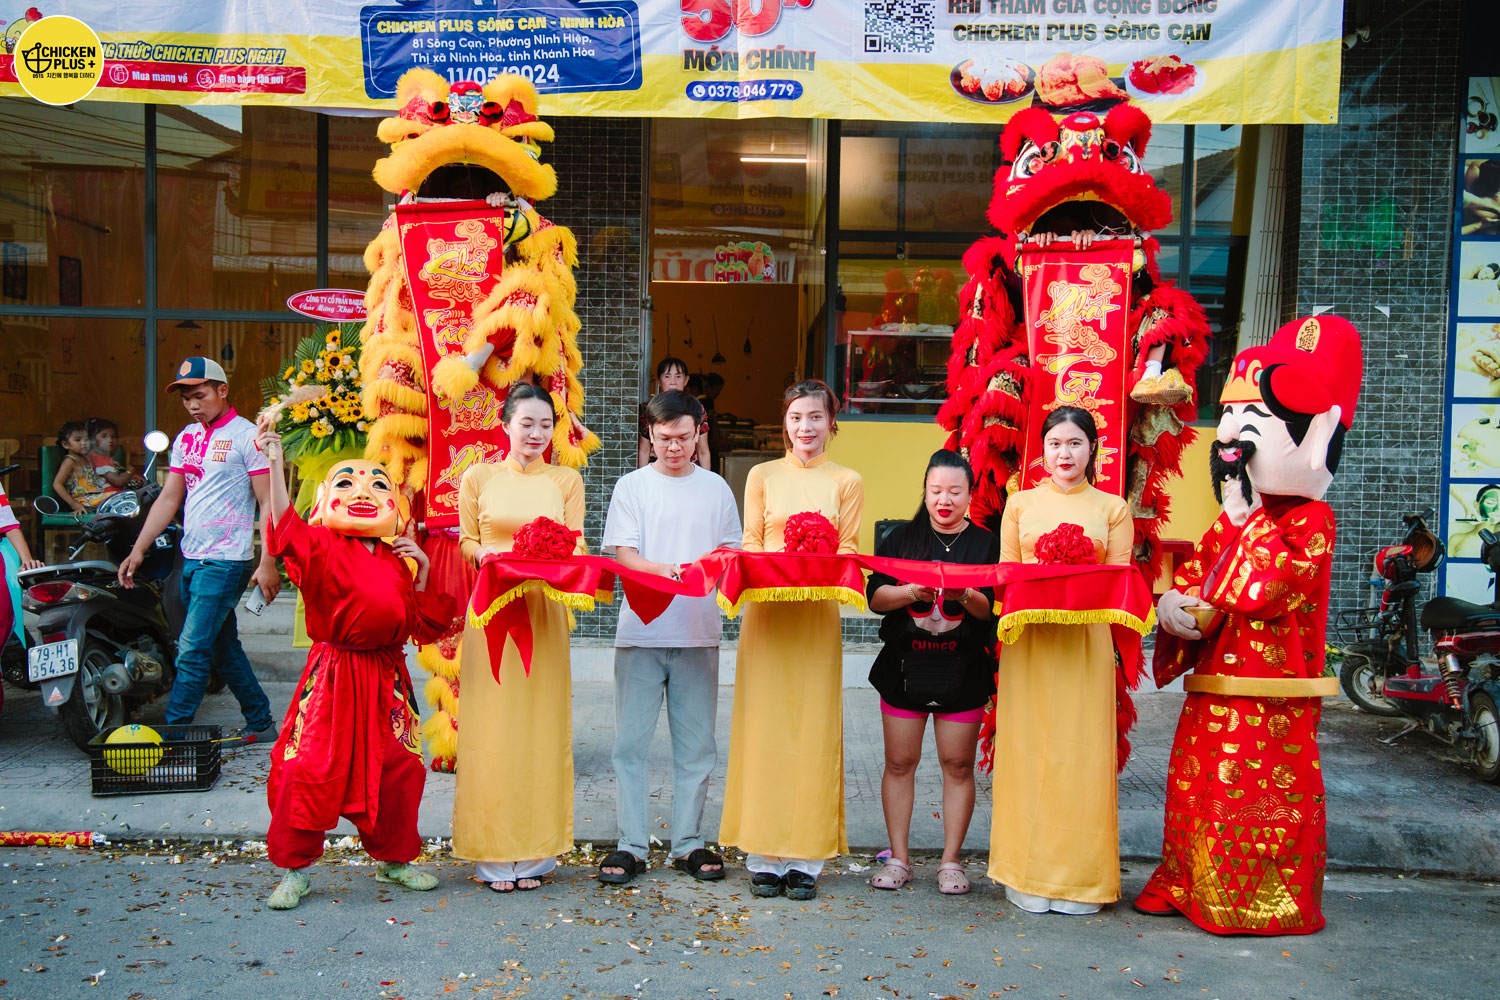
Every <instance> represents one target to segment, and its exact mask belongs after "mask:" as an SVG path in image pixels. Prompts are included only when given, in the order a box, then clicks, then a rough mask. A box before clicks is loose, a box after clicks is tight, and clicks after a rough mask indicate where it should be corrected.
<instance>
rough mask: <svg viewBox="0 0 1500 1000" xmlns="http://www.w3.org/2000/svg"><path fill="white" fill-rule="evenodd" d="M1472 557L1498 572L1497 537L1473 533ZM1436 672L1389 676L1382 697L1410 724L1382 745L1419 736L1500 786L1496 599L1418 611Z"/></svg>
mask: <svg viewBox="0 0 1500 1000" xmlns="http://www.w3.org/2000/svg"><path fill="white" fill-rule="evenodd" d="M1479 538H1480V541H1481V542H1482V543H1483V545H1482V547H1481V549H1480V553H1479V555H1480V558H1481V559H1482V560H1484V563H1485V565H1486V566H1488V567H1489V569H1490V572H1491V573H1496V572H1500V536H1497V535H1495V534H1494V533H1493V532H1491V531H1489V530H1488V529H1483V528H1481V529H1480V531H1479ZM1422 627H1423V628H1424V629H1428V630H1429V631H1431V633H1432V639H1433V654H1434V655H1435V656H1436V658H1437V665H1436V672H1435V673H1433V672H1429V671H1426V670H1423V669H1420V667H1414V668H1411V669H1409V670H1408V671H1407V673H1406V674H1403V675H1398V676H1395V677H1389V678H1387V679H1386V682H1385V690H1384V692H1383V693H1384V695H1385V697H1386V698H1387V700H1389V701H1390V702H1391V703H1392V704H1394V705H1396V706H1397V707H1398V708H1399V709H1400V710H1401V714H1402V715H1404V716H1406V717H1407V718H1408V719H1410V720H1411V722H1410V723H1409V724H1408V725H1407V727H1406V728H1405V729H1403V730H1402V731H1401V732H1399V733H1397V734H1396V735H1395V736H1392V737H1390V738H1389V739H1386V740H1383V741H1382V742H1385V743H1393V742H1395V741H1396V740H1398V739H1400V738H1401V737H1402V736H1405V735H1406V734H1407V733H1410V732H1415V731H1416V730H1418V729H1422V730H1425V731H1426V732H1428V733H1431V734H1432V735H1433V736H1436V737H1437V738H1438V739H1440V740H1442V741H1443V742H1445V743H1449V744H1451V745H1453V746H1454V747H1457V748H1458V749H1459V750H1460V751H1462V752H1463V754H1464V756H1465V757H1466V758H1467V760H1468V763H1469V764H1470V766H1472V767H1473V768H1474V770H1475V772H1476V773H1478V775H1479V776H1480V777H1481V778H1483V779H1484V780H1486V781H1500V708H1497V705H1500V597H1497V599H1496V600H1495V601H1494V602H1492V603H1490V604H1473V603H1471V602H1469V601H1464V600H1460V599H1459V598H1457V597H1434V598H1433V599H1432V600H1430V601H1428V602H1427V603H1426V604H1425V605H1424V606H1423V607H1422Z"/></svg>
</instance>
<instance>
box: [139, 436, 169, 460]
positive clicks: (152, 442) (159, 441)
mask: <svg viewBox="0 0 1500 1000" xmlns="http://www.w3.org/2000/svg"><path fill="white" fill-rule="evenodd" d="M144 443H145V445H146V450H147V451H149V452H153V453H155V454H158V455H160V454H161V453H162V452H164V451H166V450H167V449H168V448H169V447H171V445H172V439H171V438H169V437H167V436H166V434H164V433H162V432H161V431H151V432H149V433H148V434H147V435H146V438H145V442H144Z"/></svg>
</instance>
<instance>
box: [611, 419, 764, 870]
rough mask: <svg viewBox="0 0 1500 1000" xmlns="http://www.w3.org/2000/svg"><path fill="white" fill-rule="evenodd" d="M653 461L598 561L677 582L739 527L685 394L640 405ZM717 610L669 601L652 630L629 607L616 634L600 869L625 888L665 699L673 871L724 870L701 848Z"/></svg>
mask: <svg viewBox="0 0 1500 1000" xmlns="http://www.w3.org/2000/svg"><path fill="white" fill-rule="evenodd" d="M646 422H647V426H648V428H649V430H650V435H651V447H652V449H653V451H654V452H655V453H656V461H655V462H653V463H652V464H650V465H647V466H645V467H644V468H641V469H637V470H636V471H634V472H631V473H628V474H627V475H624V476H621V477H620V479H619V481H618V482H616V483H615V489H614V494H613V495H612V496H611V497H610V501H609V514H608V516H607V517H606V518H605V521H604V550H605V552H613V554H614V556H615V558H616V559H618V560H620V562H621V563H623V564H624V565H625V566H627V567H629V568H631V569H637V570H644V571H645V572H648V573H658V574H661V575H663V576H676V575H677V574H678V573H679V572H680V571H681V568H682V566H683V565H685V564H687V563H691V562H693V561H695V560H696V559H698V558H699V557H700V556H702V555H704V554H705V553H708V552H711V551H713V550H714V549H716V548H719V547H720V546H724V545H729V546H734V547H735V548H738V547H739V544H740V539H741V534H740V515H739V510H738V509H737V507H736V506H735V502H734V494H733V493H732V492H731V491H730V489H729V484H728V483H726V482H724V480H723V479H721V478H720V477H719V476H717V475H715V474H714V473H712V472H709V471H708V470H707V469H704V468H702V467H701V466H698V465H694V464H693V456H694V454H695V453H696V452H697V448H698V428H699V426H700V425H701V424H702V423H703V406H702V404H701V403H699V402H698V401H697V400H696V399H694V398H693V397H692V396H690V395H688V394H687V393H685V392H681V391H677V390H673V391H669V392H663V393H658V394H657V395H656V396H655V398H653V399H652V400H651V402H649V403H647V404H646ZM722 628H723V626H722V623H721V621H720V619H719V608H718V605H717V604H716V603H715V602H714V599H713V598H712V597H699V598H687V597H678V598H675V599H674V600H673V601H672V603H671V605H670V606H669V607H668V608H667V610H666V611H665V612H664V613H663V614H662V615H661V617H659V618H657V619H656V620H655V621H653V622H652V623H651V624H649V625H647V624H646V623H644V622H642V621H641V619H640V617H639V616H637V615H636V613H635V612H634V611H631V610H630V605H629V604H628V603H624V604H622V605H621V607H620V623H619V626H618V627H617V629H616V631H615V751H614V757H613V761H614V767H615V786H616V791H615V812H616V818H617V821H618V824H619V843H618V845H617V849H616V850H615V852H614V853H613V854H611V855H610V856H609V857H607V858H605V859H604V861H603V862H602V863H601V864H600V866H599V879H600V881H602V882H610V883H614V884H617V885H618V884H622V883H625V882H629V881H630V880H631V879H633V878H635V876H636V875H638V874H639V873H640V872H642V871H644V870H645V868H646V857H647V854H648V853H649V851H650V846H651V835H650V829H649V827H648V825H647V820H646V805H647V800H648V798H649V788H648V783H647V774H646V755H647V752H648V750H649V749H650V747H651V737H652V735H653V734H654V733H655V732H656V720H657V717H658V716H659V715H660V714H661V703H662V699H663V697H665V699H666V702H667V725H668V726H669V727H670V728H671V731H672V772H673V783H672V826H671V832H670V836H671V839H672V851H671V856H672V865H673V867H675V868H679V869H681V870H683V871H685V872H688V873H689V874H690V875H692V876H693V877H694V878H697V879H701V880H704V881H711V880H714V879H721V878H723V877H724V859H723V858H722V857H720V856H719V855H718V854H717V853H715V852H714V851H711V850H709V849H708V848H706V847H705V846H704V844H703V803H704V800H705V799H706V798H707V796H708V778H709V775H710V774H711V773H712V772H713V769H714V763H715V761H716V760H717V759H718V748H717V747H716V746H715V744H714V722H715V718H716V716H717V714H718V704H719V638H720V635H721V633H722Z"/></svg>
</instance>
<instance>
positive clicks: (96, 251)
mask: <svg viewBox="0 0 1500 1000" xmlns="http://www.w3.org/2000/svg"><path fill="white" fill-rule="evenodd" d="M144 114H145V113H144V110H143V109H142V108H141V107H139V106H137V105H130V104H109V103H103V102H83V103H80V104H75V105H72V106H70V107H63V108H54V107H48V106H46V105H43V104H38V103H37V102H36V101H32V100H29V99H21V98H0V135H4V136H5V140H4V142H0V278H3V280H0V304H4V305H9V306H68V307H74V308H77V307H85V306H116V307H118V306H139V305H141V303H142V297H143V290H144V287H145V257H144V253H143V250H144V247H145V243H146V239H145V125H144V122H145V117H144Z"/></svg>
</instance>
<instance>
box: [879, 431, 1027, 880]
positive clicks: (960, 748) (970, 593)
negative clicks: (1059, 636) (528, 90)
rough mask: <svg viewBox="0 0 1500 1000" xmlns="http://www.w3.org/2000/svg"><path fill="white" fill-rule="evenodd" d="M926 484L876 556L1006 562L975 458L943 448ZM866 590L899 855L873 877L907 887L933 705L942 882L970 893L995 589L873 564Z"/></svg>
mask: <svg viewBox="0 0 1500 1000" xmlns="http://www.w3.org/2000/svg"><path fill="white" fill-rule="evenodd" d="M923 484H924V485H923V496H922V505H921V506H920V507H918V508H917V513H916V516H914V517H913V518H912V519H911V520H910V521H909V522H907V523H906V524H904V525H901V526H900V527H898V528H897V529H896V530H894V531H892V532H891V533H890V534H889V535H888V536H887V537H886V538H885V539H883V540H882V541H881V542H880V544H879V545H877V546H876V555H881V556H889V557H894V558H899V559H919V560H924V561H928V562H951V563H969V564H976V565H983V564H993V563H995V562H998V561H999V556H1000V552H999V542H998V539H996V537H995V536H994V535H992V534H991V533H990V532H988V531H985V530H984V529H983V528H981V527H979V526H978V525H975V524H971V523H970V522H969V521H968V520H967V518H966V516H965V515H966V514H967V513H968V510H969V495H970V493H971V491H972V490H973V487H974V472H973V470H972V469H970V468H969V463H967V462H965V461H964V460H963V459H962V458H961V457H960V456H959V455H957V454H956V453H954V452H951V451H939V452H936V453H934V454H933V456H932V458H931V459H930V460H929V461H928V463H927V472H926V474H925V476H924V479H923ZM866 595H867V597H868V598H869V602H870V609H871V610H872V611H877V612H880V613H881V614H883V615H885V620H884V621H882V622H881V623H880V638H881V639H882V640H883V641H884V643H885V646H884V647H883V648H882V649H881V651H880V655H879V656H878V657H876V658H875V665H874V666H873V667H871V668H870V683H871V684H873V685H874V686H875V689H876V690H877V691H879V692H880V712H881V723H882V725H883V727H884V731H885V773H884V775H883V776H882V778H881V781H880V799H881V804H882V806H883V807H884V809H885V825H886V830H887V832H888V833H889V834H890V838H891V859H890V860H889V861H887V862H886V864H885V867H883V868H882V869H881V870H880V871H878V872H876V873H875V875H874V876H873V877H872V878H871V879H870V884H871V885H872V886H874V887H875V888H877V889H899V888H901V887H902V886H903V885H905V884H906V883H907V882H908V881H910V880H911V876H912V869H911V859H910V856H909V855H908V852H907V840H908V837H909V834H910V832H911V811H912V800H913V798H914V794H915V774H916V769H917V761H918V760H920V759H921V756H922V734H923V731H924V730H925V729H926V728H927V716H928V715H929V714H931V715H932V716H933V718H934V722H933V729H934V735H935V736H936V737H937V750H938V760H939V762H940V763H941V765H942V768H943V862H942V864H941V865H939V866H938V872H937V881H938V888H939V890H940V891H942V892H943V893H946V894H949V895H957V894H961V893H965V892H968V891H969V879H968V877H967V876H966V875H964V871H963V866H962V865H960V864H959V863H958V852H959V849H960V848H961V847H962V846H963V842H964V834H965V833H967V832H968V829H969V819H970V817H971V816H972V815H973V814H974V749H975V746H976V744H977V742H978V739H979V726H980V723H981V722H982V721H983V719H984V706H985V703H986V702H988V701H989V699H990V696H991V695H992V694H994V693H995V660H994V646H995V623H994V615H993V614H992V613H991V608H992V607H993V605H994V592H993V591H991V590H989V589H979V590H975V589H968V588H960V589H957V590H945V591H943V592H942V593H941V594H939V593H938V592H937V591H935V590H933V589H931V588H930V587H919V586H917V585H915V584H909V583H902V582H900V581H898V580H896V579H895V578H893V577H891V576H888V575H886V574H884V573H871V574H870V579H869V582H868V584H867V585H866Z"/></svg>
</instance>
